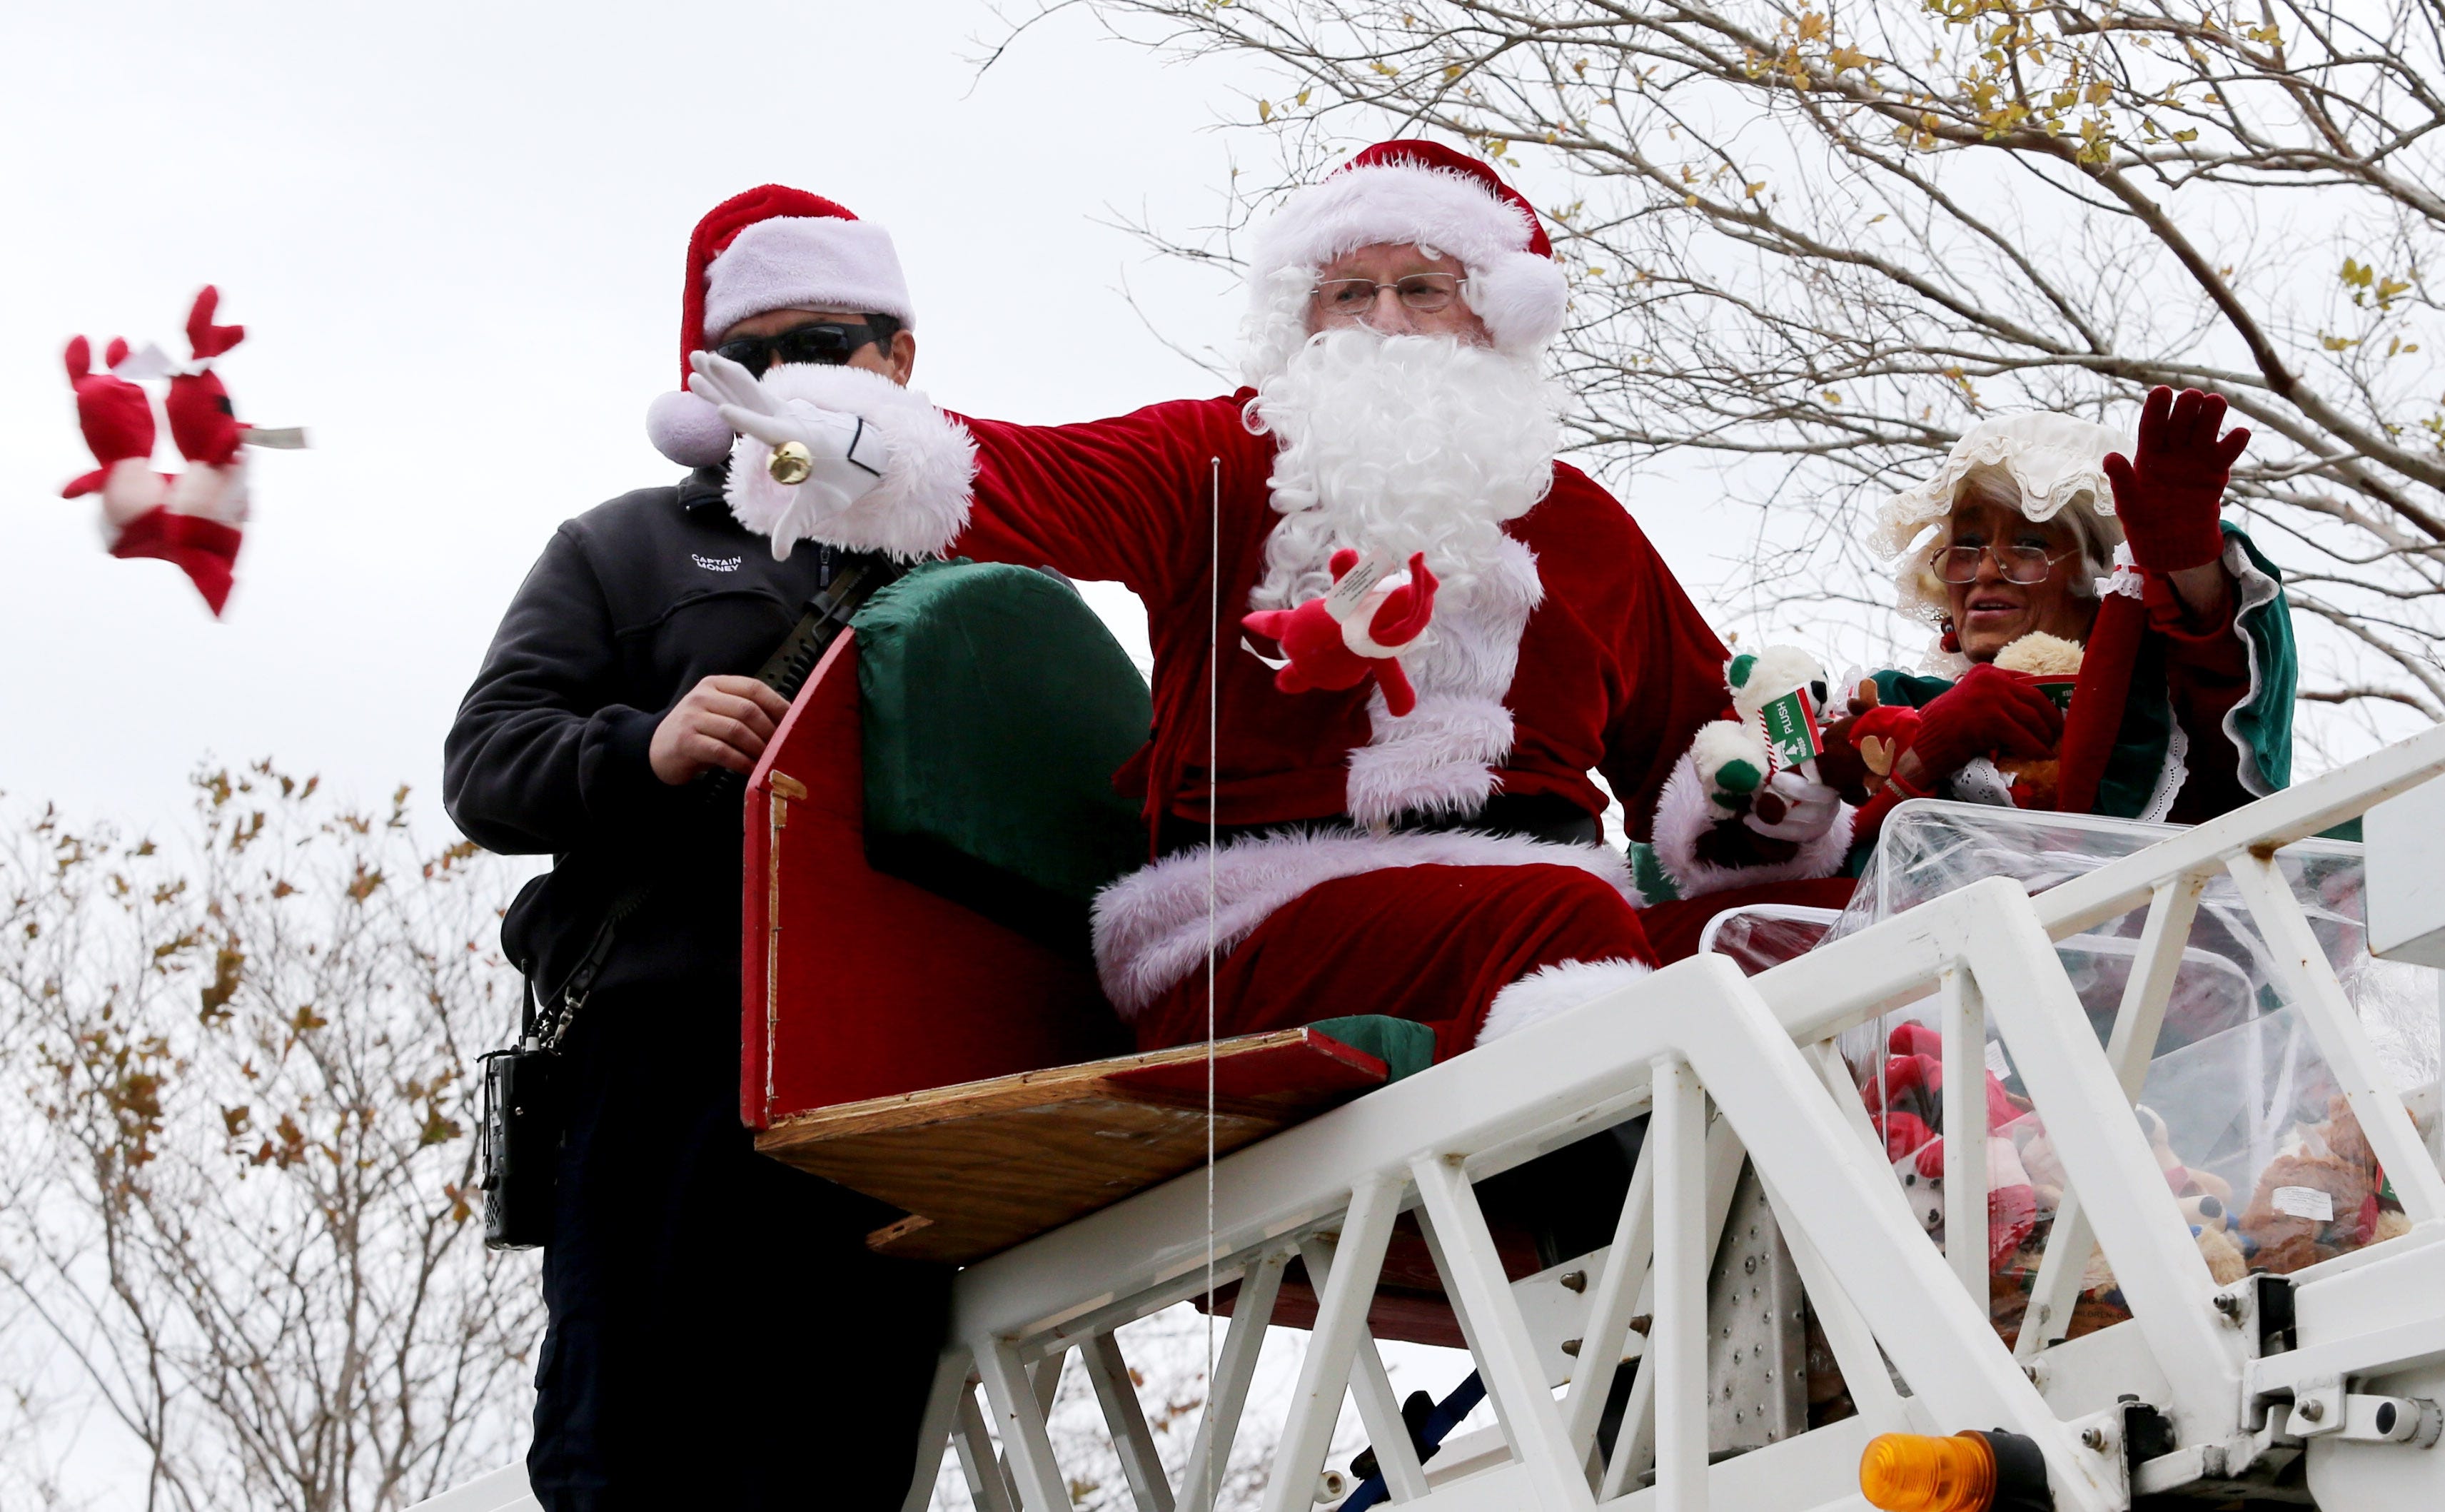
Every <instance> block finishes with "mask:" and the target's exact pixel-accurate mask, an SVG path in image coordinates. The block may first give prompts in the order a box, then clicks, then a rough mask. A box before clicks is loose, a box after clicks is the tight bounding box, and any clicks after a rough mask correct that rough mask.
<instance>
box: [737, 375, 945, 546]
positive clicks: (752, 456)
mask: <svg viewBox="0 0 2445 1512" xmlns="http://www.w3.org/2000/svg"><path fill="white" fill-rule="evenodd" d="M759 382H761V383H763V385H764V387H765V388H767V389H769V390H771V391H772V392H773V393H774V394H775V395H777V396H779V397H780V398H781V399H783V400H796V401H804V402H806V403H809V404H812V405H814V406H816V407H817V408H820V409H828V410H833V411H837V412H838V413H840V414H844V415H855V416H857V417H858V418H859V419H860V420H865V421H866V422H867V423H868V425H870V426H872V427H874V429H875V430H876V431H879V432H881V433H882V436H883V439H884V443H885V444H886V445H887V447H888V448H889V449H890V460H889V461H887V463H885V464H884V469H883V481H882V482H880V483H878V484H876V485H875V486H874V488H873V489H872V490H871V491H869V492H868V494H866V495H865V496H863V497H861V498H859V499H857V500H856V501H855V502H854V503H851V504H849V506H848V507H847V508H844V509H833V510H829V511H822V512H816V513H812V514H810V513H809V512H808V511H807V510H806V509H805V508H804V505H805V504H806V503H807V502H808V501H807V499H806V498H805V497H804V495H803V491H804V490H805V489H807V488H810V487H812V486H813V485H812V484H801V485H798V486H797V487H794V488H793V487H785V486H783V485H782V484H779V483H775V481H773V475H772V474H771V473H770V472H768V471H766V465H765V464H766V463H768V462H769V461H771V459H772V457H773V449H772V448H771V447H769V446H767V445H765V444H764V443H763V442H762V441H759V440H757V439H756V438H754V437H752V436H742V437H740V438H738V439H737V443H736V444H735V445H734V446H733V448H732V450H731V454H730V480H729V482H728V483H727V484H725V485H724V487H723V496H724V497H726V498H727V499H728V500H729V501H730V513H732V514H734V515H736V516H737V518H738V523H739V524H741V525H744V526H746V527H747V528H748V529H749V530H751V531H754V532H756V534H758V535H761V536H764V537H766V538H767V539H768V540H770V541H772V543H773V554H774V555H775V556H776V557H779V556H787V555H788V554H789V551H790V548H791V547H793V546H794V545H796V544H797V543H798V542H799V541H821V542H823V543H825V544H826V545H830V546H838V547H843V548H846V549H848V550H849V551H884V552H888V553H889V554H890V555H892V556H895V557H898V558H899V559H901V560H903V561H908V560H912V559H914V558H917V557H921V556H933V555H937V554H939V553H940V552H942V551H943V550H945V549H946V548H948V547H949V546H950V544H951V543H952V542H953V541H954V540H956V539H958V538H959V534H960V532H961V531H963V530H965V529H966V528H967V524H968V505H969V495H970V491H971V489H972V488H973V486H974V484H975V482H976V476H977V443H976V441H975V439H972V438H971V437H970V436H969V435H968V432H967V427H965V426H963V425H961V423H960V422H959V421H957V420H953V419H951V418H950V417H949V416H947V415H945V414H943V412H942V411H941V410H939V409H936V408H935V407H934V406H933V404H932V403H931V402H929V401H927V400H926V398H925V396H924V395H923V394H919V393H915V392H912V391H910V390H908V389H905V388H903V387H901V386H900V385H899V384H898V383H893V382H892V381H891V380H890V379H888V378H886V377H884V376H883V375H882V374H881V373H874V372H868V370H867V369H865V368H863V367H827V366H822V365H820V364H814V363H787V364H780V365H778V366H775V367H774V368H773V369H772V370H771V371H769V372H767V373H766V374H765V375H764V377H763V378H762V379H761V380H759ZM776 531H779V532H781V533H779V534H776V533H775V532H776Z"/></svg>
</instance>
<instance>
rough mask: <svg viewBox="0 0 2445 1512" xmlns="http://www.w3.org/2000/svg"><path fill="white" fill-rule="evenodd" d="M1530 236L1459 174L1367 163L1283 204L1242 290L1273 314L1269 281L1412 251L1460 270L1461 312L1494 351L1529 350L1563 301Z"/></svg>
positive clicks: (1515, 212)
mask: <svg viewBox="0 0 2445 1512" xmlns="http://www.w3.org/2000/svg"><path fill="white" fill-rule="evenodd" d="M1535 232H1536V227H1535V226H1534V225H1533V224H1532V223H1531V222H1530V221H1529V219H1528V217H1527V215H1524V214H1523V213H1522V212H1521V210H1520V208H1519V207H1518V206H1517V205H1514V204H1511V203H1510V202H1509V201H1507V200H1504V199H1502V198H1501V197H1500V196H1496V195H1495V194H1493V193H1492V192H1491V191H1489V190H1488V189H1486V187H1485V186H1484V184H1482V183H1480V182H1478V181H1477V180H1476V179H1474V178H1472V177H1468V176H1467V175H1465V174H1459V173H1454V172H1451V171H1449V170H1447V169H1441V168H1428V167H1426V166H1424V165H1423V164H1418V163H1371V164H1369V165H1368V166H1366V167H1364V168H1350V169H1345V170H1343V171H1342V172H1340V173H1337V174H1334V175H1333V176H1332V177H1328V178H1326V179H1325V180H1323V181H1322V182H1321V183H1317V184H1313V185H1310V186H1309V187H1308V188H1305V189H1302V190H1300V191H1299V192H1298V193H1297V194H1296V195H1293V196H1291V197H1290V200H1289V202H1288V203H1286V204H1284V205H1283V206H1282V208H1281V209H1280V210H1279V211H1278V212H1277V213H1276V214H1275V215H1274V218H1273V219H1272V220H1271V221H1269V222H1267V223H1266V226H1265V229H1264V231H1263V233H1261V234H1260V236H1259V237H1258V239H1257V246H1256V252H1255V255H1254V256H1253V257H1252V258H1251V259H1250V263H1249V274H1250V279H1249V286H1250V289H1251V290H1252V291H1253V294H1254V297H1255V299H1256V302H1257V304H1258V305H1259V306H1260V308H1271V307H1272V306H1273V305H1274V303H1275V302H1276V301H1277V300H1278V298H1279V297H1280V292H1279V290H1278V289H1276V288H1275V280H1274V278H1273V275H1274V274H1276V273H1278V272H1281V271H1284V270H1287V269H1298V268H1321V267H1323V266H1324V265H1325V264H1326V263H1329V262H1331V261H1333V259H1334V258H1335V257H1338V256H1340V255H1341V254H1342V253H1344V252H1352V251H1354V250H1355V249H1357V248H1360V247H1372V246H1378V245H1384V244H1399V243H1404V242H1414V243H1417V244H1419V245H1421V246H1427V247H1432V248H1433V249H1434V250H1435V251H1437V252H1446V253H1449V254H1450V255H1452V256H1454V257H1457V258H1459V259H1460V260H1461V262H1462V264H1463V265H1464V266H1465V267H1466V269H1467V270H1468V289H1467V292H1466V298H1467V300H1468V307H1469V308H1471V309H1473V310H1475V311H1476V312H1477V316H1478V318H1479V319H1480V320H1483V321H1484V322H1485V328H1486V333H1487V334H1488V335H1490V336H1492V337H1493V338H1494V345H1497V346H1499V347H1502V349H1503V350H1505V351H1511V352H1522V351H1535V350H1537V349H1538V348H1540V347H1542V346H1543V345H1545V344H1546V343H1547V342H1550V341H1552V340H1553V339H1554V337H1555V336H1556V335H1557V334H1558V332H1559V331H1560V330H1561V328H1562V312H1563V307H1564V306H1565V304H1566V303H1567V302H1568V300H1569V298H1570V290H1569V287H1568V285H1567V283H1566V282H1565V280H1564V279H1563V277H1562V270H1561V269H1560V267H1559V266H1558V265H1557V264H1556V263H1555V262H1554V260H1553V259H1552V258H1550V257H1540V256H1538V255H1537V254H1536V253H1534V252H1529V251H1528V244H1529V238H1530V236H1531V235H1533V234H1534V233H1535Z"/></svg>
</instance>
